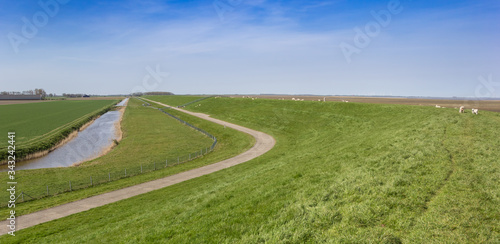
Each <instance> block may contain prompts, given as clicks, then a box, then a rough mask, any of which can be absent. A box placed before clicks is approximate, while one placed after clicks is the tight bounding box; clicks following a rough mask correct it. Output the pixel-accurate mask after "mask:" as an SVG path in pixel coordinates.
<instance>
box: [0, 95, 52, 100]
mask: <svg viewBox="0 0 500 244" xmlns="http://www.w3.org/2000/svg"><path fill="white" fill-rule="evenodd" d="M0 100H42V95H0Z"/></svg>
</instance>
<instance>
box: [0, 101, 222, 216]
mask: <svg viewBox="0 0 500 244" xmlns="http://www.w3.org/2000/svg"><path fill="white" fill-rule="evenodd" d="M137 99H139V98H137ZM139 100H140V101H143V102H144V103H145V104H147V106H151V104H149V103H148V102H146V101H144V100H142V99H139ZM155 109H156V108H155ZM158 110H159V111H161V112H163V113H165V114H167V115H169V116H170V117H172V118H174V119H176V120H178V121H179V122H181V123H183V124H184V125H186V126H189V127H191V128H193V129H195V130H197V131H199V132H201V133H203V134H205V135H206V136H208V137H210V138H211V139H213V140H214V142H213V143H212V145H211V146H210V147H205V148H201V149H200V150H197V151H196V152H192V153H189V154H187V155H184V156H177V157H173V158H165V161H164V162H163V161H154V162H149V163H141V164H139V165H138V166H136V167H129V168H124V169H120V170H115V171H108V172H104V173H102V174H99V175H88V176H87V178H86V180H85V177H84V178H81V179H76V180H75V179H73V180H65V181H64V182H59V183H50V184H45V185H41V186H39V188H40V189H39V190H34V191H33V192H31V193H29V195H28V194H27V193H26V192H25V191H21V194H19V196H17V198H19V197H21V201H20V202H25V201H31V200H36V199H39V198H43V197H48V196H54V195H58V194H61V193H65V192H70V191H75V190H79V189H85V188H89V187H93V186H97V185H101V184H104V183H108V182H112V181H116V180H119V179H123V178H128V177H132V176H136V175H140V174H144V173H148V172H153V171H156V170H160V169H164V168H167V167H172V166H175V165H179V164H183V163H186V162H189V161H192V160H194V159H196V158H199V157H202V156H204V155H206V154H208V153H210V152H212V151H213V150H214V148H215V146H216V144H217V138H215V136H213V135H211V134H210V133H208V132H206V131H205V130H203V129H200V128H198V127H196V126H194V125H192V124H190V123H188V122H186V121H184V120H182V119H180V118H178V117H176V116H175V115H172V114H170V113H168V112H166V111H164V110H163V109H158ZM24 196H28V197H29V199H25V198H24ZM17 198H16V200H17ZM7 202H8V200H7V201H2V204H1V205H0V206H7V204H3V203H7ZM20 202H19V201H18V203H20Z"/></svg>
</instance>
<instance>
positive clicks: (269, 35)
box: [0, 0, 500, 97]
mask: <svg viewBox="0 0 500 244" xmlns="http://www.w3.org/2000/svg"><path fill="white" fill-rule="evenodd" d="M40 2H41V3H43V4H42V5H44V6H45V7H44V6H41V5H40V4H39V1H34V0H23V1H7V0H0V3H1V6H2V8H0V90H7V91H22V90H28V89H34V88H44V89H45V90H46V91H47V92H49V93H57V94H61V93H63V92H65V93H90V94H117V93H121V94H128V93H131V92H134V91H172V92H174V93H176V94H235V93H238V94H259V93H280V94H318V95H328V94H332V95H340V94H343V95H406V96H447V97H451V96H467V97H475V96H476V97H478V96H482V97H500V78H499V77H500V74H499V70H500V69H499V67H500V55H499V54H500V46H499V43H500V21H499V19H500V18H499V17H500V2H499V1H496V0H485V1H472V0H471V1H409V0H400V1H396V0H389V1H359V0H358V1H340V0H332V1H314V0H313V1H266V0H215V1H214V0H207V1H201V0H196V1H159V0H158V1H157V0H144V1H139V0H128V1H95V0H88V1H77V0H41V1H40ZM377 16H378V17H377ZM26 21H27V23H26ZM30 26H31V27H34V28H35V30H36V31H34V30H33V28H31V29H30Z"/></svg>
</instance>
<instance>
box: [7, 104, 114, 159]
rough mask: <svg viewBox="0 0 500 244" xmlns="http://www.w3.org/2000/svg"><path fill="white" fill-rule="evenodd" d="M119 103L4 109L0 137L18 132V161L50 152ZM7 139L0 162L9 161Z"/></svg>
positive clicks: (12, 107)
mask: <svg viewBox="0 0 500 244" xmlns="http://www.w3.org/2000/svg"><path fill="white" fill-rule="evenodd" d="M116 102H118V100H92V101H53V102H43V103H26V104H11V105H2V106H0V114H1V116H0V133H1V134H2V135H5V138H7V137H6V135H7V133H8V132H11V131H13V132H16V152H17V155H18V157H22V156H25V155H26V154H28V153H33V152H36V151H40V150H46V149H49V148H50V147H52V146H54V145H55V144H57V142H59V141H61V140H62V139H64V138H65V137H66V136H67V135H68V134H69V133H71V132H72V131H74V130H76V129H78V128H80V127H81V126H82V125H83V124H85V123H86V122H88V121H89V120H90V119H92V118H93V117H95V116H97V115H100V114H102V113H104V112H105V111H107V110H108V109H109V108H110V107H111V106H112V105H113V104H115V103H116ZM7 146H8V143H7V139H5V140H1V141H0V151H1V153H0V160H3V159H5V158H6V149H5V148H6V147H7Z"/></svg>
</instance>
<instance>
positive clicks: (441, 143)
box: [0, 98, 500, 243]
mask: <svg viewBox="0 0 500 244" xmlns="http://www.w3.org/2000/svg"><path fill="white" fill-rule="evenodd" d="M202 103H203V106H201V107H197V108H196V110H197V111H200V112H206V113H209V114H212V115H213V116H214V117H217V118H220V119H224V120H228V121H230V122H234V123H237V124H241V125H244V126H248V127H250V128H253V129H257V130H262V131H264V132H266V133H269V134H271V135H273V136H274V137H275V138H276V139H277V145H276V146H275V148H274V149H273V150H271V151H270V152H269V153H267V154H265V155H263V156H262V157H259V158H257V159H254V160H252V161H251V162H248V163H245V164H241V165H238V166H235V167H232V168H228V169H226V170H223V171H220V172H216V173H213V174H211V175H207V176H204V177H200V178H197V179H193V180H190V181H187V182H183V183H180V184H177V185H174V186H172V187H168V188H165V189H161V190H157V191H154V192H152V193H148V194H144V195H141V196H137V197H134V198H131V199H127V200H124V201H120V202H117V203H114V204H109V205H106V206H104V207H100V208H97V209H92V210H90V211H86V212H83V213H79V214H75V215H72V216H70V217H66V218H63V219H59V220H56V221H52V222H49V223H45V224H42V225H38V226H35V227H32V228H29V229H26V230H21V231H19V232H18V233H17V236H16V237H14V238H13V237H6V236H3V237H1V238H0V241H1V242H2V243H16V242H23V243H54V242H58V243H71V242H73V241H78V242H100V243H112V242H130V243H151V242H158V243H159V242H162V243H163V242H169V243H200V242H210V243H233V242H243V243H247V242H250V243H255V242H271V243H276V242H293V243H297V242H311V243H316V242H331V243H345V242H347V243H354V242H356V243H357V242H363V243H365V242H366V243H372V242H375V243H443V242H444V243H460V242H469V243H480V242H489V243H494V242H498V240H500V234H499V232H500V229H499V228H500V227H499V226H500V225H499V219H500V214H499V213H500V210H499V208H498V206H499V204H500V197H499V196H500V190H499V188H498V185H499V181H500V174H499V172H500V165H499V163H498V158H500V152H499V151H498V148H499V147H500V142H499V140H498V138H499V137H500V116H499V114H496V113H488V112H483V113H482V114H481V115H480V116H472V115H471V114H458V113H457V112H456V111H455V110H449V109H435V108H431V107H417V106H402V105H373V104H356V103H320V102H292V101H269V100H261V99H258V100H255V101H252V100H249V99H229V98H220V99H209V100H206V101H203V102H202ZM192 109H193V110H195V108H194V107H192Z"/></svg>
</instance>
